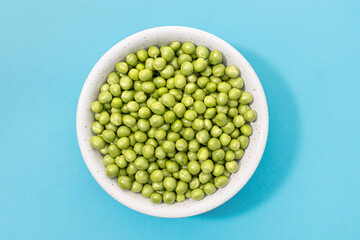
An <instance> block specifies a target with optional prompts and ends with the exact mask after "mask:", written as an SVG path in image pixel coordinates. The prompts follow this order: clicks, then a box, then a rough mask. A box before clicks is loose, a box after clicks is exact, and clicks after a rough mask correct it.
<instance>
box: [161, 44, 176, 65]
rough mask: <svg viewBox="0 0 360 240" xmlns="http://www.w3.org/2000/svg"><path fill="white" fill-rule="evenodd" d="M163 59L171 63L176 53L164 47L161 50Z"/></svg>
mask: <svg viewBox="0 0 360 240" xmlns="http://www.w3.org/2000/svg"><path fill="white" fill-rule="evenodd" d="M160 52H161V57H163V58H164V59H165V60H166V61H167V62H170V61H171V60H172V59H173V58H174V57H175V52H174V50H173V49H172V48H170V47H164V48H162V49H160Z"/></svg>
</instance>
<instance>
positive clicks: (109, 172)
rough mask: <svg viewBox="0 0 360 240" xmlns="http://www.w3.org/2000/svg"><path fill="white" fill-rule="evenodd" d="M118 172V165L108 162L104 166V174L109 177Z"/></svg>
mask: <svg viewBox="0 0 360 240" xmlns="http://www.w3.org/2000/svg"><path fill="white" fill-rule="evenodd" d="M118 174H119V167H118V166H116V165H115V164H110V165H108V166H107V167H106V175H107V176H108V177H110V178H114V177H117V176H118Z"/></svg>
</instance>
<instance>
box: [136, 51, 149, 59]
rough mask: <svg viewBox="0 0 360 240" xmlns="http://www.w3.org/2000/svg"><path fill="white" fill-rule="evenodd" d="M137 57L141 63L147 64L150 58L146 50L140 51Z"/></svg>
mask: <svg viewBox="0 0 360 240" xmlns="http://www.w3.org/2000/svg"><path fill="white" fill-rule="evenodd" d="M136 55H137V57H138V59H139V60H140V61H141V62H145V61H146V59H147V58H148V57H149V55H148V52H147V51H146V50H145V49H141V50H139V51H138V52H137V54H136Z"/></svg>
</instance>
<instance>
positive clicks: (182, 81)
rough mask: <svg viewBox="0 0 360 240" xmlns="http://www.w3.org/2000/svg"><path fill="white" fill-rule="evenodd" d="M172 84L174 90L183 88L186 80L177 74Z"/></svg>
mask: <svg viewBox="0 0 360 240" xmlns="http://www.w3.org/2000/svg"><path fill="white" fill-rule="evenodd" d="M174 84H175V87H176V88H184V87H185V85H186V78H185V76H184V75H182V74H179V75H176V76H175V77H174Z"/></svg>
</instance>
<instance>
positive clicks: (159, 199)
mask: <svg viewBox="0 0 360 240" xmlns="http://www.w3.org/2000/svg"><path fill="white" fill-rule="evenodd" d="M162 200H163V197H162V195H161V194H159V193H152V194H151V195H150V201H151V202H152V203H155V204H159V203H161V202H162Z"/></svg>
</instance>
